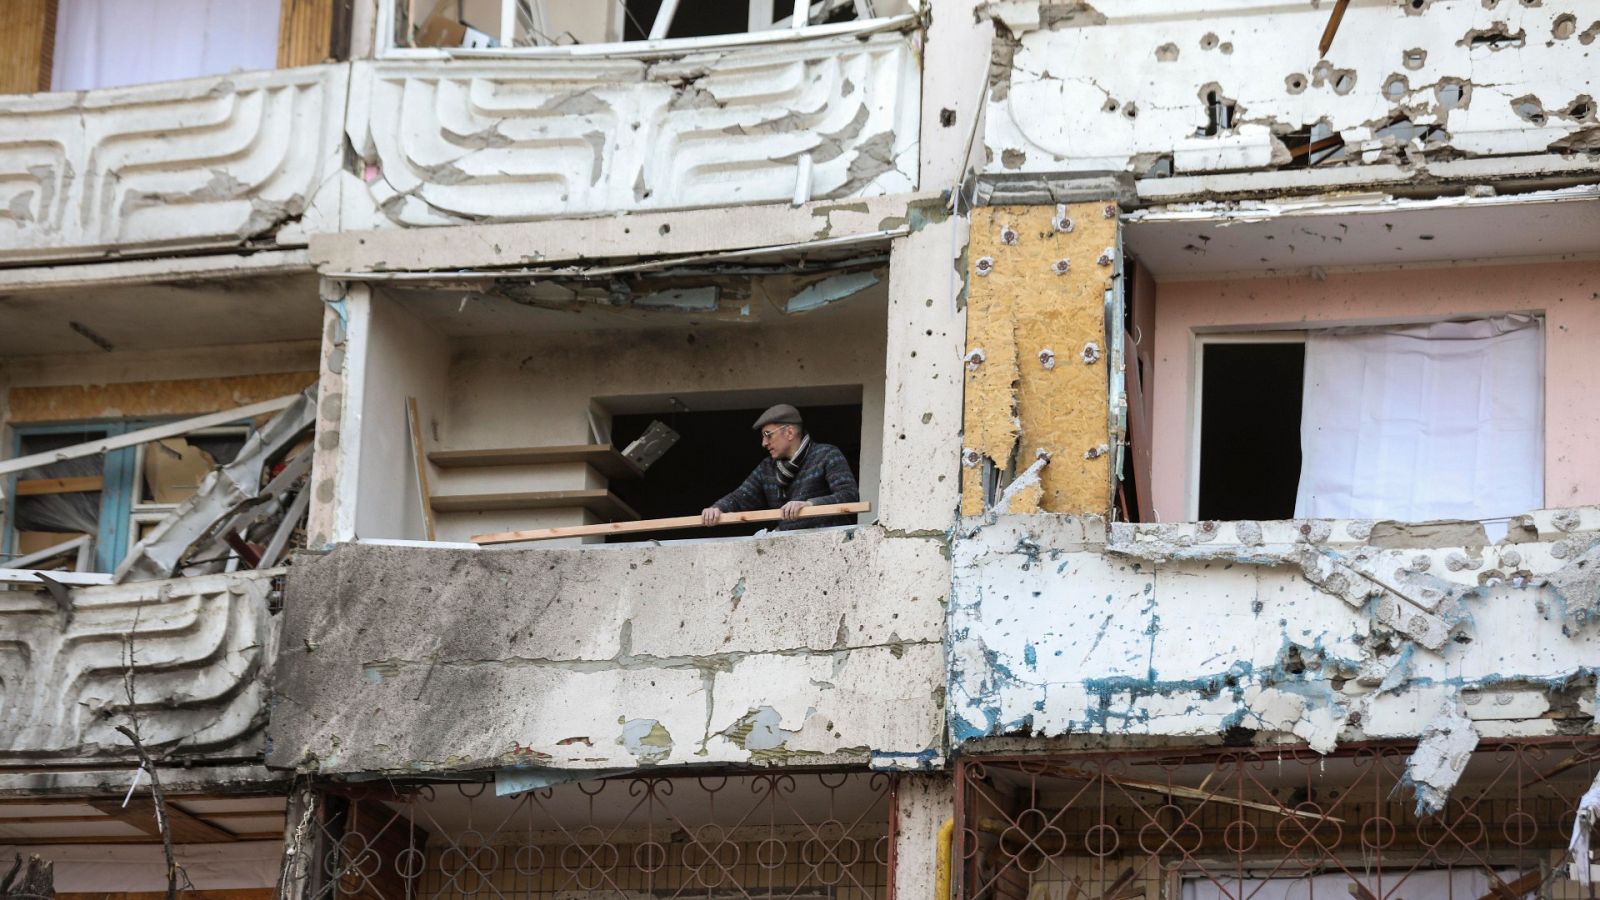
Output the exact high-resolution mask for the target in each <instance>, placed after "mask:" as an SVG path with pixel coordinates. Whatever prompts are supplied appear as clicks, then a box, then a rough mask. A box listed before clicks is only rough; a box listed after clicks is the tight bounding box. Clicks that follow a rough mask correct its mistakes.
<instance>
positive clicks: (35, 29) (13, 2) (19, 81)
mask: <svg viewBox="0 0 1600 900" xmlns="http://www.w3.org/2000/svg"><path fill="white" fill-rule="evenodd" d="M56 2H57V0H8V2H7V3H6V4H5V5H4V6H3V7H0V9H3V10H4V16H5V17H4V20H3V25H0V94H31V93H34V92H35V91H48V90H50V74H51V64H52V62H53V61H54V55H55V44H56Z"/></svg>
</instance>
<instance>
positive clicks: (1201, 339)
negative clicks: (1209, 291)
mask: <svg viewBox="0 0 1600 900" xmlns="http://www.w3.org/2000/svg"><path fill="white" fill-rule="evenodd" d="M1309 333H1310V331H1309V330H1308V329H1306V328H1303V327H1301V326H1299V325H1295V326H1290V327H1283V328H1280V329H1277V330H1274V329H1273V328H1272V327H1271V326H1265V327H1262V328H1256V329H1252V330H1250V331H1220V332H1205V333H1195V334H1192V335H1190V351H1189V359H1190V368H1189V394H1188V397H1187V398H1186V399H1187V402H1188V404H1189V406H1188V409H1189V428H1188V434H1187V435H1186V436H1185V438H1186V442H1187V445H1188V446H1187V448H1186V450H1185V456H1184V466H1185V474H1184V486H1183V494H1184V496H1183V510H1184V519H1183V521H1185V522H1198V521H1200V450H1201V444H1200V436H1201V434H1202V430H1201V429H1202V423H1201V421H1200V419H1201V414H1202V410H1203V407H1204V404H1203V403H1202V400H1203V399H1204V397H1205V367H1206V352H1205V351H1206V347H1207V346H1208V345H1210V344H1304V343H1305V341H1306V335H1308V334H1309Z"/></svg>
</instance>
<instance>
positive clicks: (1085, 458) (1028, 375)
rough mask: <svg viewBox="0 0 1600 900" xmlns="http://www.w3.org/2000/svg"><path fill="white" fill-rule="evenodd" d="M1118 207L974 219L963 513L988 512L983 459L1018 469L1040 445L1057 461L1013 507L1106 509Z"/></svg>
mask: <svg viewBox="0 0 1600 900" xmlns="http://www.w3.org/2000/svg"><path fill="white" fill-rule="evenodd" d="M1063 212H1064V214H1065V218H1066V219H1070V220H1071V225H1070V230H1069V229H1067V228H1065V227H1064V225H1065V223H1063V222H1060V221H1059V220H1060V219H1061V218H1062V213H1063ZM1108 212H1109V213H1110V215H1108ZM1115 212H1116V208H1115V206H1114V205H1112V206H1109V207H1108V205H1107V204H1105V203H1077V204H1068V205H1066V206H1065V207H1056V206H996V207H987V208H983V209H979V210H977V211H975V212H974V213H973V217H972V236H971V239H970V240H971V244H970V250H969V252H968V259H969V263H968V265H969V266H970V271H969V273H968V291H967V298H968V299H967V365H966V370H965V372H966V397H965V401H964V403H965V412H964V424H965V452H964V453H963V459H962V491H961V512H962V514H963V515H981V514H982V513H983V512H984V497H983V483H982V473H983V466H982V464H981V459H980V457H986V458H988V459H989V460H992V461H993V462H994V464H995V466H996V467H997V468H999V469H1000V470H1001V471H1005V470H1006V469H1007V468H1008V466H1010V465H1011V464H1012V462H1013V454H1014V455H1015V459H1014V462H1015V467H1016V471H1017V472H1022V471H1023V470H1025V469H1027V468H1028V466H1030V465H1032V464H1033V462H1034V460H1035V458H1036V454H1037V451H1039V450H1044V451H1046V452H1048V453H1049V454H1050V464H1049V465H1047V466H1045V467H1044V470H1043V472H1042V473H1041V479H1040V489H1038V490H1035V489H1028V490H1024V491H1019V492H1018V493H1017V495H1016V496H1014V497H1013V498H1012V502H1011V504H1010V509H1011V511H1012V512H1041V511H1042V512H1053V513H1072V514H1086V513H1096V514H1103V513H1105V512H1106V508H1107V503H1108V498H1109V496H1110V478H1111V467H1110V455H1109V454H1108V453H1107V452H1106V447H1107V444H1108V440H1109V427H1108V412H1109V410H1108V400H1107V397H1108V391H1107V381H1106V367H1107V365H1108V363H1109V360H1108V359H1107V356H1106V352H1107V348H1106V346H1105V343H1106V341H1105V295H1106V291H1107V290H1108V289H1110V287H1111V285H1112V276H1113V274H1114V272H1115V269H1116V260H1115V259H1113V258H1112V256H1113V254H1114V249H1115V247H1116V234H1117V220H1116V217H1115ZM1102 261H1103V262H1102ZM1086 351H1087V352H1086ZM1004 488H1005V484H1004V481H1003V480H1002V484H1001V489H1002V490H1003V489H1004ZM1034 497H1037V498H1038V499H1037V501H1036V502H1035V501H1034V499H1033V498H1034Z"/></svg>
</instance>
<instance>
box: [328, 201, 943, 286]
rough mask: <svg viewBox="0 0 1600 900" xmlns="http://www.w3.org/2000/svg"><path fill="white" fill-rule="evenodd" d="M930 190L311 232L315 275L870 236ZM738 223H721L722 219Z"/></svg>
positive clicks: (904, 216)
mask: <svg viewBox="0 0 1600 900" xmlns="http://www.w3.org/2000/svg"><path fill="white" fill-rule="evenodd" d="M928 203H937V204H939V205H940V208H941V209H942V208H943V200H942V199H940V196H939V195H938V194H935V193H929V192H921V193H915V194H895V195H890V196H879V197H859V198H844V199H840V200H819V201H813V202H811V203H806V204H803V205H801V206H798V207H796V206H793V205H791V204H788V203H775V204H760V205H754V206H746V207H717V208H714V209H685V210H673V211H652V212H633V213H630V212H621V213H608V214H603V215H595V216H584V217H579V218H566V219H546V220H540V221H537V222H513V223H503V224H493V225H458V226H442V227H439V228H415V229H405V230H398V229H397V230H387V229H385V230H375V231H349V232H341V233H339V234H319V235H313V236H312V237H311V252H310V257H311V261H312V263H313V264H314V265H315V266H316V267H317V268H318V270H320V271H324V272H394V271H429V270H443V271H448V270H452V269H472V268H489V267H495V266H522V265H528V264H534V263H546V262H555V261H562V260H593V259H618V258H630V257H646V256H650V257H653V256H671V255H687V254H696V253H714V252H718V251H723V250H746V249H750V248H754V247H766V246H774V245H779V244H792V243H802V242H805V241H814V240H819V239H825V238H839V237H845V236H849V235H861V234H871V233H873V232H878V231H882V230H885V229H886V228H893V227H896V226H899V225H903V224H905V223H906V221H907V220H908V219H910V218H911V216H910V212H911V209H912V207H914V206H917V205H920V204H928ZM730 215H733V216H735V217H737V219H738V221H739V227H738V228H729V227H728V223H729V216H730Z"/></svg>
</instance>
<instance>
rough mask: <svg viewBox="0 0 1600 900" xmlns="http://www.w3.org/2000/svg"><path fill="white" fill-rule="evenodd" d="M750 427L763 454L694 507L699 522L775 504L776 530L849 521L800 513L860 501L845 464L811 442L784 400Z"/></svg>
mask: <svg viewBox="0 0 1600 900" xmlns="http://www.w3.org/2000/svg"><path fill="white" fill-rule="evenodd" d="M754 428H755V430H756V431H759V432H761V446H762V448H763V449H765V450H766V451H767V458H766V459H764V460H762V461H761V464H760V465H758V466H756V468H755V471H753V472H751V473H750V477H748V478H746V479H745V480H744V483H743V484H741V485H739V486H738V487H737V488H735V489H734V490H733V492H732V493H730V494H728V495H727V496H726V497H723V498H722V499H721V500H718V501H717V502H715V503H713V504H711V505H710V506H708V507H706V508H705V509H703V510H701V511H700V520H701V521H702V522H703V523H705V524H706V525H715V524H717V522H718V520H720V519H721V518H722V514H723V513H725V512H743V511H746V510H755V509H779V508H781V510H782V521H781V522H779V524H778V530H780V531H790V530H793V529H796V528H822V527H825V526H828V525H850V524H852V523H853V521H854V519H853V517H851V516H806V517H804V518H802V517H801V515H800V511H801V510H802V509H805V508H806V507H808V506H823V505H826V504H830V503H853V502H855V501H857V500H860V499H861V493H860V491H859V490H857V488H856V479H855V476H854V475H852V474H851V473H850V463H849V462H847V461H846V460H845V458H844V454H843V453H841V452H839V448H838V447H835V446H833V445H832V444H823V443H819V442H817V441H813V440H812V439H811V435H809V434H807V433H806V430H805V424H804V422H803V421H802V420H801V418H800V411H799V410H797V409H795V408H794V407H793V406H790V405H789V404H787V403H780V404H778V405H777V406H774V407H772V408H771V409H769V410H767V411H766V412H764V413H762V414H761V418H759V419H756V424H755V426H754Z"/></svg>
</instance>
